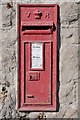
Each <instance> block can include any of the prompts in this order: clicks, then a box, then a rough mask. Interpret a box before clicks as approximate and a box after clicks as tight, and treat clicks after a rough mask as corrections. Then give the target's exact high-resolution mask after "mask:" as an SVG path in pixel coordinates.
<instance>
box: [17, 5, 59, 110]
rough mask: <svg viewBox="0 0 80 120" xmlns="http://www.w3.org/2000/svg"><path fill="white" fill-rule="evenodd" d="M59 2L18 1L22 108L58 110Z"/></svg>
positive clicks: (19, 79)
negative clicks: (25, 3)
mask: <svg viewBox="0 0 80 120" xmlns="http://www.w3.org/2000/svg"><path fill="white" fill-rule="evenodd" d="M57 10H58V6H57V5H52V4H50V5H46V4H42V5H41V4H39V5H38V4H36V5H34V4H33V5H32V4H29V5H24V4H20V5H18V35H19V36H18V48H19V49H18V53H19V57H18V60H19V69H18V71H19V72H18V82H19V86H18V90H19V92H18V98H19V100H18V109H19V111H56V80H57V73H56V71H57Z"/></svg>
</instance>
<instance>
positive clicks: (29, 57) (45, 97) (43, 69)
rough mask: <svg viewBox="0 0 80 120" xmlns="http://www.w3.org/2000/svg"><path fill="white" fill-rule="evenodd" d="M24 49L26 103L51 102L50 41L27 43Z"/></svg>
mask: <svg viewBox="0 0 80 120" xmlns="http://www.w3.org/2000/svg"><path fill="white" fill-rule="evenodd" d="M25 49H26V50H25V51H26V54H25V55H26V103H27V104H41V105H43V104H51V43H41V42H38V43H36V42H34V43H27V44H26V45H25ZM28 50H30V51H28Z"/></svg>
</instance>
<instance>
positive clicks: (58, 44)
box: [57, 6, 61, 112]
mask: <svg viewBox="0 0 80 120" xmlns="http://www.w3.org/2000/svg"><path fill="white" fill-rule="evenodd" d="M57 17H58V26H57V27H58V28H57V33H58V34H57V112H59V108H60V102H59V89H60V81H59V78H60V77H59V76H60V73H59V61H60V47H61V38H60V7H59V6H58V16H57Z"/></svg>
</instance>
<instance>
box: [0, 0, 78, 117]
mask: <svg viewBox="0 0 80 120" xmlns="http://www.w3.org/2000/svg"><path fill="white" fill-rule="evenodd" d="M18 3H26V4H28V3H57V4H58V5H59V15H60V23H59V22H58V24H59V28H58V30H59V35H58V57H59V59H58V63H59V73H58V77H59V81H58V89H59V90H58V97H59V111H58V112H18V110H17V109H16V103H17V100H16V95H17V90H16V86H17V85H16V83H17V76H18V74H17V66H18V59H17V4H18ZM79 14H80V10H79V1H77V2H75V0H74V1H73V2H63V1H60V2H58V1H57V2H56V1H53V0H51V1H50V0H13V1H12V0H2V1H0V118H15V117H16V118H29V119H30V118H36V119H40V118H45V119H48V118H78V81H79V80H80V74H79V69H80V66H79V61H80V60H79V56H80V51H79V46H80V41H79V38H80V37H79V36H80V35H79V33H78V28H79V24H78V23H79V22H78V20H79V17H80V15H79Z"/></svg>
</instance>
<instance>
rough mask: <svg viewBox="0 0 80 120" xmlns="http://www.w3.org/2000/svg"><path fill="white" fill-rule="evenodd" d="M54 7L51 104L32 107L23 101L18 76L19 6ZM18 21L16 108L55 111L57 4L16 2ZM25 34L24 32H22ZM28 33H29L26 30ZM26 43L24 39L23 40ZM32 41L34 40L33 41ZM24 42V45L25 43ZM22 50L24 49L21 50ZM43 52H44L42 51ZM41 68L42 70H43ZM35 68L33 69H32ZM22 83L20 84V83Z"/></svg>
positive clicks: (22, 86)
mask: <svg viewBox="0 0 80 120" xmlns="http://www.w3.org/2000/svg"><path fill="white" fill-rule="evenodd" d="M22 6H23V7H33V6H34V7H54V11H55V13H54V20H53V21H54V24H55V26H56V30H55V31H54V32H53V38H54V41H53V40H52V42H53V51H52V52H53V61H54V64H53V80H52V85H51V86H52V105H49V106H48V105H45V106H44V105H38V106H36V105H35V104H34V105H33V107H31V106H29V107H28V106H27V104H26V103H24V94H25V91H24V89H25V88H24V84H25V82H23V84H22V83H21V80H20V79H21V78H20V74H21V67H20V63H21V60H20V51H21V41H20V39H21V36H20V19H19V18H20V7H22ZM17 7H18V16H17V18H18V21H17V24H18V30H17V33H18V86H17V90H18V96H17V99H18V101H17V108H18V110H19V111H56V108H57V94H56V93H57V16H58V5H57V4H18V6H17ZM24 34H25V33H24ZM28 34H31V33H29V32H28ZM44 34H49V32H48V33H44ZM24 42H25V43H26V41H24ZM33 42H34V41H33ZM25 43H24V45H25ZM42 44H43V49H44V42H43V43H42ZM23 52H24V51H23ZM43 54H44V52H43ZM44 62H45V61H44V58H43V63H44ZM43 69H44V65H43ZM43 69H42V70H43ZM33 70H35V69H33ZM21 84H22V85H21ZM20 89H21V91H22V93H20Z"/></svg>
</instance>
